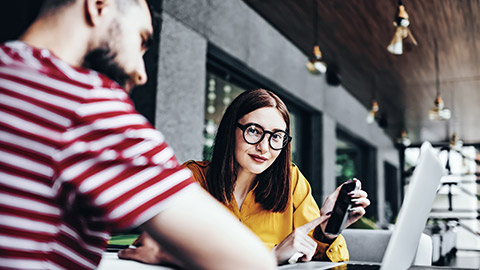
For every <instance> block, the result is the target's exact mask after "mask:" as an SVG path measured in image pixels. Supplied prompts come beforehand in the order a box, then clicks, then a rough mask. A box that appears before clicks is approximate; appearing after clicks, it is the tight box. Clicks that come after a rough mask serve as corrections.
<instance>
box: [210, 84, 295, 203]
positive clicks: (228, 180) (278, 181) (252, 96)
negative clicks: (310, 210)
mask: <svg viewBox="0 0 480 270" xmlns="http://www.w3.org/2000/svg"><path fill="white" fill-rule="evenodd" d="M264 107H273V108H276V109H277V110H278V111H279V112H280V114H281V115H282V116H283V119H284V120H285V123H286V124H287V130H286V131H287V133H288V134H290V115H289V113H288V110H287V106H286V105H285V103H283V101H282V100H281V99H280V98H279V97H278V96H277V95H275V94H274V93H273V92H271V91H268V90H265V89H256V90H248V91H245V92H243V93H242V94H240V95H239V96H238V97H237V98H235V100H233V102H232V103H231V104H230V106H228V108H227V110H226V111H225V114H224V115H223V118H222V121H221V122H220V126H219V127H218V131H217V135H216V137H215V144H214V148H213V156H212V161H211V164H210V169H209V171H208V173H207V187H208V191H209V192H210V193H211V194H212V195H213V196H214V197H215V198H217V200H219V201H220V202H222V203H224V204H227V203H229V202H230V201H231V199H232V194H233V189H234V187H235V182H236V179H237V166H238V165H237V163H236V161H235V130H236V129H237V125H236V124H237V122H238V121H239V120H240V118H242V117H243V116H244V115H246V114H248V113H250V112H252V111H255V110H257V109H260V108H264ZM290 145H291V144H288V145H287V146H286V147H285V148H283V149H282V150H281V152H280V154H279V155H278V157H277V159H276V160H275V161H274V162H273V163H272V165H271V166H270V167H269V168H267V169H266V170H265V171H264V172H263V173H261V174H259V175H257V177H256V181H257V182H258V184H257V186H256V188H255V190H254V191H253V193H254V195H255V201H256V202H257V203H260V204H261V205H262V207H263V208H264V209H265V210H269V211H273V212H283V211H285V208H286V206H287V202H288V200H289V196H290V195H289V194H290V164H291V146H290Z"/></svg>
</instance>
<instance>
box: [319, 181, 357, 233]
mask: <svg viewBox="0 0 480 270" xmlns="http://www.w3.org/2000/svg"><path fill="white" fill-rule="evenodd" d="M355 187H356V184H355V182H354V181H351V182H349V183H346V184H344V185H343V186H342V188H341V189H340V193H339V194H338V197H337V200H336V201H335V206H334V207H333V211H332V215H331V216H330V218H329V219H328V223H327V227H326V228H325V232H326V233H329V234H335V235H337V234H339V233H340V232H341V231H342V229H343V226H344V224H345V221H346V220H347V217H348V210H349V209H350V207H351V205H352V202H351V199H350V196H348V195H347V194H348V193H349V192H350V191H353V190H354V189H355Z"/></svg>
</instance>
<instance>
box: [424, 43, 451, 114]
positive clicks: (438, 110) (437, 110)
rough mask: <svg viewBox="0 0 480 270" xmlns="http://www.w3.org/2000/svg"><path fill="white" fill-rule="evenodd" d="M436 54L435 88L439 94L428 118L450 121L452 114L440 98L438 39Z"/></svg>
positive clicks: (435, 47)
mask: <svg viewBox="0 0 480 270" xmlns="http://www.w3.org/2000/svg"><path fill="white" fill-rule="evenodd" d="M433 41H434V44H433V45H434V53H435V87H436V91H437V94H436V96H435V100H434V101H433V104H434V107H433V108H432V109H430V111H428V118H429V119H430V120H432V121H440V120H448V119H450V117H451V116H452V115H451V112H450V110H449V109H447V108H445V103H444V102H443V98H442V96H440V79H439V65H438V46H437V39H434V40H433Z"/></svg>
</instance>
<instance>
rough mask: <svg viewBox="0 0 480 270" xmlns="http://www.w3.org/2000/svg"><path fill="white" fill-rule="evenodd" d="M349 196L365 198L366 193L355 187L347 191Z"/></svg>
mask: <svg viewBox="0 0 480 270" xmlns="http://www.w3.org/2000/svg"><path fill="white" fill-rule="evenodd" d="M349 196H350V198H367V197H368V194H367V192H365V190H361V189H357V190H354V191H352V192H350V193H349Z"/></svg>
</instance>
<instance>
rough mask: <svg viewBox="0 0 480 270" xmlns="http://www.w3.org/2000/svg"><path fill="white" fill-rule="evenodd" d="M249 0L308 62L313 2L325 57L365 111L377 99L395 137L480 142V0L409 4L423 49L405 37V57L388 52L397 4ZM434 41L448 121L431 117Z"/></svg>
mask: <svg viewBox="0 0 480 270" xmlns="http://www.w3.org/2000/svg"><path fill="white" fill-rule="evenodd" d="M244 1H245V2H246V3H247V4H248V5H249V6H250V7H252V8H253V9H254V10H255V11H257V12H258V13H259V14H260V15H261V16H262V17H264V18H265V19H266V20H267V21H268V22H270V23H271V24H272V25H273V26H274V27H275V28H276V29H278V31H279V32H281V33H282V34H283V35H284V36H285V37H286V38H287V39H289V40H290V41H291V42H292V43H293V44H295V45H296V46H297V47H298V48H299V49H300V50H301V51H303V52H304V53H305V61H307V57H308V56H309V55H311V52H312V47H313V42H314V41H313V39H314V29H315V28H314V27H315V26H314V23H313V19H314V16H315V15H314V8H315V5H316V6H317V8H318V20H317V21H318V23H317V27H318V44H319V45H320V49H321V50H322V54H323V58H324V59H325V61H326V62H327V64H328V66H329V68H330V70H335V71H336V73H338V74H339V76H340V79H341V83H342V85H343V86H344V87H345V88H346V89H347V90H348V91H349V92H350V93H351V94H352V95H353V96H354V97H355V98H357V99H358V100H359V101H360V102H361V103H362V104H363V105H364V106H365V107H366V108H368V109H369V108H370V106H371V102H372V99H373V98H374V97H375V98H376V99H377V101H378V103H379V106H380V110H379V113H378V116H379V119H377V121H378V122H379V123H380V124H381V126H383V127H384V128H385V131H386V132H387V134H389V136H390V137H391V138H392V140H395V141H396V140H397V138H398V137H400V134H401V130H402V129H405V130H406V131H407V134H408V137H409V139H410V140H411V141H412V142H413V143H414V144H416V143H420V142H421V141H423V140H429V141H431V142H434V143H441V142H447V141H448V140H449V138H450V137H451V136H452V134H453V133H456V134H457V135H458V137H459V139H461V140H462V141H463V142H464V143H465V144H470V143H472V144H477V143H480V0H435V1H421V0H404V1H403V4H404V6H405V8H406V11H407V12H408V14H409V19H410V26H409V29H410V30H411V32H412V33H413V36H414V37H415V39H416V40H417V42H418V46H414V45H412V44H411V42H410V43H409V42H408V39H407V42H406V43H404V44H405V50H406V52H404V53H403V55H393V54H390V53H389V52H388V51H387V50H386V46H387V45H388V44H389V42H390V40H391V39H392V37H393V34H394V33H395V27H394V26H393V19H394V16H395V12H396V8H397V3H398V1H396V0H382V1H380V0H376V1H374V0H244ZM314 1H318V2H317V3H316V4H315V2H314ZM285 18H288V20H286V19H285ZM435 39H436V40H437V44H438V59H439V78H440V79H439V81H440V93H441V96H442V97H443V99H444V101H445V106H446V107H447V108H449V109H450V110H451V111H452V118H451V119H450V120H448V121H431V120H429V119H428V110H429V109H431V108H432V107H433V101H434V98H435V95H436V87H435V54H434V40H435ZM306 72H307V71H306ZM323 76H325V75H323Z"/></svg>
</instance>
